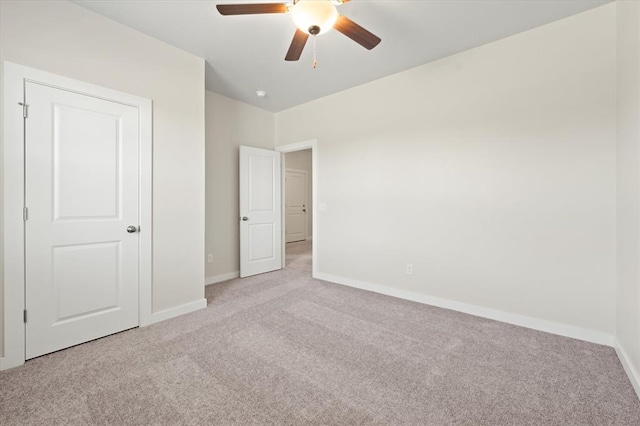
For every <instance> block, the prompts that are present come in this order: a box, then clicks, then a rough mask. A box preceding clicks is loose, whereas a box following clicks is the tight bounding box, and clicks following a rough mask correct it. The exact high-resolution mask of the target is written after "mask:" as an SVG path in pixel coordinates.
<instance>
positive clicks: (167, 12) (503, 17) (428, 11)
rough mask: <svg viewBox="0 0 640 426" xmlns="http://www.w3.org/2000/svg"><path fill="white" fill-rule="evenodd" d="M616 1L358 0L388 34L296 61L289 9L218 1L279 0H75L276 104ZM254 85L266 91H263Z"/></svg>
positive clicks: (227, 86)
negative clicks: (233, 9)
mask: <svg viewBox="0 0 640 426" xmlns="http://www.w3.org/2000/svg"><path fill="white" fill-rule="evenodd" d="M609 1H610V0H438V1H435V0H387V1H382V0H375V1H374V0H352V1H351V2H349V3H347V4H344V5H341V6H338V11H339V12H340V13H341V14H343V15H345V16H347V17H349V18H351V19H352V20H354V21H355V22H357V23H358V24H360V25H361V26H363V27H365V28H366V29H368V30H369V31H371V32H373V33H374V34H376V35H377V36H379V37H381V38H382V43H380V45H378V47H376V48H374V49H373V50H371V51H368V50H366V49H364V48H363V47H361V46H360V45H358V44H356V43H355V42H353V41H352V40H351V39H349V38H347V37H345V36H344V35H342V34H340V33H338V32H337V31H335V30H333V31H331V32H328V33H326V34H324V35H321V36H318V38H317V56H318V68H317V69H313V68H312V66H311V64H312V57H313V54H312V50H313V49H312V47H313V43H312V39H311V38H310V39H309V42H308V43H307V46H306V48H305V50H304V52H303V54H302V57H301V58H300V60H299V61H298V62H285V60H284V56H285V54H286V52H287V49H288V48H289V44H290V43H291V39H292V38H293V34H294V32H295V26H294V24H293V22H292V21H291V17H290V16H289V14H275V15H273V14H272V15H244V16H221V15H220V14H219V13H218V12H217V10H216V8H215V5H216V4H220V3H222V4H225V3H234V2H237V3H269V2H274V0H270V1H269V0H267V1H265V0H246V1H245V0H241V1H237V0H230V1H205V0H196V1H193V0H175V1H172V0H118V1H113V0H75V3H77V4H79V5H81V6H83V7H85V8H87V9H90V10H93V11H95V12H97V13H100V14H102V15H104V16H107V17H109V18H111V19H113V20H115V21H118V22H121V23H122V24H125V25H127V26H129V27H131V28H134V29H137V30H139V31H141V32H143V33H146V34H148V35H150V36H152V37H155V38H157V39H160V40H162V41H165V42H167V43H169V44H171V45H174V46H176V47H178V48H180V49H183V50H186V51H187V52H191V53H193V54H195V55H197V56H200V57H203V58H205V59H206V85H207V89H209V90H211V91H213V92H216V93H220V94H222V95H225V96H228V97H231V98H234V99H237V100H239V101H243V102H246V103H249V104H252V105H255V106H258V107H260V108H264V109H267V110H270V111H274V112H275V111H281V110H283V109H287V108H290V107H292V106H295V105H299V104H301V103H304V102H308V101H311V100H313V99H317V98H319V97H322V96H326V95H329V94H331V93H335V92H339V91H341V90H345V89H348V88H350V87H354V86H357V85H360V84H363V83H366V82H368V81H372V80H375V79H378V78H381V77H384V76H387V75H390V74H394V73H396V72H399V71H402V70H406V69H408V68H411V67H415V66H418V65H421V64H425V63H427V62H430V61H433V60H436V59H439V58H442V57H445V56H449V55H452V54H455V53H457V52H461V51H464V50H467V49H470V48H473V47H476V46H479V45H482V44H486V43H489V42H491V41H495V40H498V39H501V38H504V37H507V36H509V35H512V34H516V33H519V32H522V31H525V30H528V29H531V28H534V27H537V26H540V25H543V24H546V23H549V22H552V21H555V20H558V19H562V18H565V17H567V16H570V15H573V14H576V13H579V12H582V11H585V10H587V9H590V8H593V7H597V6H600V5H602V4H605V3H608V2H609ZM256 90H264V91H266V92H267V96H266V97H265V98H258V97H257V96H256V94H255V92H256Z"/></svg>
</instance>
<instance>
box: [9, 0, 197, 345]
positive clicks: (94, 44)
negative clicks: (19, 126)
mask: <svg viewBox="0 0 640 426" xmlns="http://www.w3.org/2000/svg"><path fill="white" fill-rule="evenodd" d="M0 28H1V29H0V31H1V32H0V52H1V53H0V59H1V60H7V61H11V62H15V63H18V64H22V65H26V66H29V67H33V68H38V69H41V70H45V71H49V72H52V73H57V74H61V75H64V76H67V77H71V78H75V79H78V80H83V81H86V82H89V83H93V84H98V85H101V86H104V87H108V88H111V89H115V90H119V91H122V92H126V93H130V94H134V95H138V96H142V97H146V98H149V99H152V100H153V150H154V152H153V167H154V170H153V264H154V266H153V310H154V312H158V311H162V310H165V309H169V308H172V307H176V306H179V305H182V304H185V303H190V302H194V301H197V300H201V299H202V298H203V284H204V282H203V281H204V280H203V271H204V178H205V176H204V61H203V59H201V58H198V57H196V56H193V55H191V54H188V53H186V52H183V51H181V50H179V49H176V48H174V47H172V46H169V45H167V44H165V43H163V42H160V41H158V40H155V39H153V38H151V37H148V36H146V35H144V34H142V33H139V32H137V31H134V30H132V29H130V28H128V27H125V26H123V25H121V24H118V23H115V22H113V21H111V20H109V19H107V18H104V17H102V16H100V15H97V14H95V13H93V12H89V11H88V10H86V9H83V8H81V7H79V6H77V5H74V4H72V3H69V2H66V1H62V2H60V1H2V2H0ZM1 288H2V287H1V286H0V289H1ZM0 306H1V304H0ZM1 316H2V315H0V317H1ZM0 330H2V327H0ZM0 332H1V331H0ZM2 340H3V339H2V336H0V341H2Z"/></svg>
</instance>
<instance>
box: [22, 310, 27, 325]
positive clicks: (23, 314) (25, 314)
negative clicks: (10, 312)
mask: <svg viewBox="0 0 640 426" xmlns="http://www.w3.org/2000/svg"><path fill="white" fill-rule="evenodd" d="M22 318H23V319H24V322H25V323H26V322H27V310H26V309H25V310H24V311H22Z"/></svg>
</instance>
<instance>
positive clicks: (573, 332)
mask: <svg viewBox="0 0 640 426" xmlns="http://www.w3.org/2000/svg"><path fill="white" fill-rule="evenodd" d="M314 278H317V279H319V280H324V281H329V282H332V283H336V284H342V285H346V286H349V287H355V288H359V289H362V290H368V291H372V292H374V293H380V294H385V295H387V296H392V297H397V298H400V299H406V300H411V301H413V302H418V303H423V304H425V305H431V306H437V307H439V308H445V309H451V310H454V311H458V312H464V313H465V314H470V315H475V316H478V317H482V318H488V319H492V320H496V321H501V322H506V323H509V324H514V325H518V326H521V327H526V328H531V329H534V330H538V331H544V332H546V333H551V334H558V335H560V336H565V337H571V338H573V339H579V340H585V341H587V342H592V343H597V344H599V345H606V346H614V344H615V341H614V338H613V336H611V335H608V334H606V333H602V332H599V331H593V330H588V329H585V328H581V327H576V326H572V325H567V324H561V323H558V322H553V321H547V320H541V319H537V318H532V317H528V316H526V315H519V314H514V313H510V312H504V311H499V310H495V309H491V308H485V307H483V306H477V305H471V304H467V303H462V302H456V301H454V300H449V299H443V298H439V297H433V296H429V295H426V294H422V293H416V292H413V291H407V290H400V289H396V288H393V287H387V286H383V285H379V284H370V283H366V282H363V281H358V280H352V279H350V278H343V277H337V276H334V275H329V274H324V273H317V274H316V275H315V276H314Z"/></svg>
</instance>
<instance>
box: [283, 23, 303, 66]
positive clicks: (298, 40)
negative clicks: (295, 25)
mask: <svg viewBox="0 0 640 426" xmlns="http://www.w3.org/2000/svg"><path fill="white" fill-rule="evenodd" d="M308 38H309V34H307V33H305V32H304V31H300V30H298V29H296V33H295V35H294V36H293V40H292V41H291V46H289V51H288V52H287V56H285V57H284V60H285V61H297V60H298V59H300V55H302V50H303V49H304V45H305V44H306V43H307V39H308Z"/></svg>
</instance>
